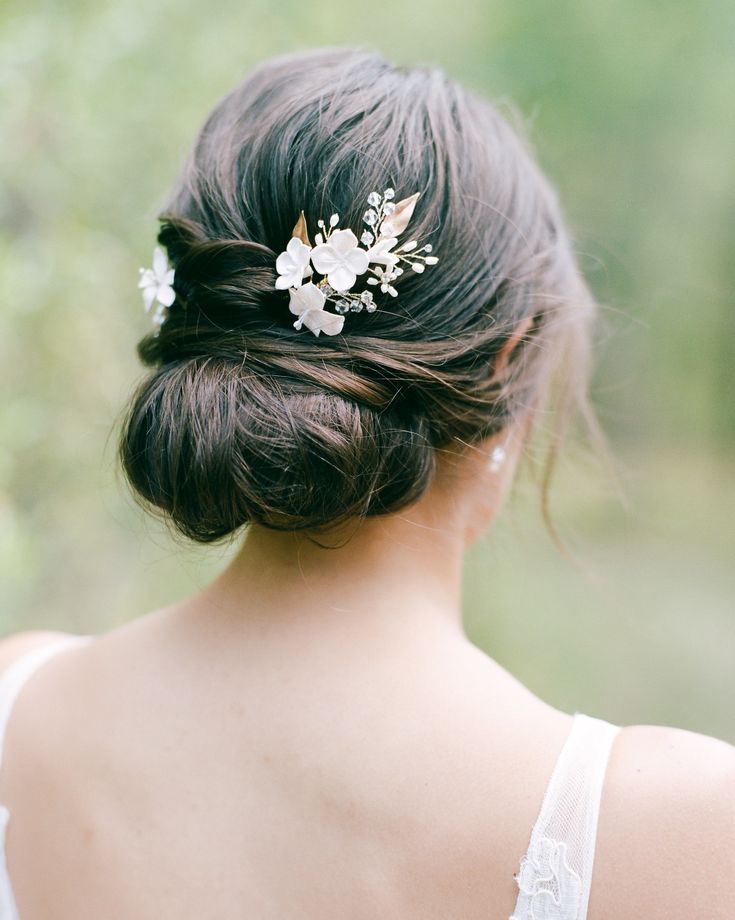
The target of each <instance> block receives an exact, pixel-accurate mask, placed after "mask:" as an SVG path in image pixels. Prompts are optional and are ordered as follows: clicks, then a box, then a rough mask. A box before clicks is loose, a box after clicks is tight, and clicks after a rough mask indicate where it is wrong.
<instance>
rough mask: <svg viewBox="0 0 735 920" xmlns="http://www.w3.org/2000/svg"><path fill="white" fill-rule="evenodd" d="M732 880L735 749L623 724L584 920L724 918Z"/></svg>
mask: <svg viewBox="0 0 735 920" xmlns="http://www.w3.org/2000/svg"><path fill="white" fill-rule="evenodd" d="M733 877H735V747H733V745H731V744H728V743H727V742H725V741H721V740H719V739H717V738H713V737H710V736H708V735H701V734H698V733H697V732H692V731H688V730H686V729H681V728H668V727H664V726H659V725H630V726H626V727H625V728H623V729H622V730H621V731H620V733H619V734H618V736H617V737H616V739H615V742H614V744H613V748H612V752H611V755H610V761H609V764H608V769H607V774H606V777H605V785H604V788H603V794H602V801H601V806H600V819H599V826H598V836H597V852H596V856H595V866H594V873H593V879H592V890H591V893H590V904H589V913H588V920H605V918H609V917H621V918H622V917H626V918H627V917H646V918H647V920H659V918H660V920H664V918H665V920H691V918H692V917H699V916H705V915H706V916H707V917H708V918H709V920H726V918H727V920H731V918H732V917H733V916H735V891H734V890H733V886H732V879H733Z"/></svg>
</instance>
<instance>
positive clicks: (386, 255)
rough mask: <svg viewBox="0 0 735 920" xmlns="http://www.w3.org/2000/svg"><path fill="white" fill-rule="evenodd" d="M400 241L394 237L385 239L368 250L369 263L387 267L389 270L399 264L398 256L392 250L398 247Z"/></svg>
mask: <svg viewBox="0 0 735 920" xmlns="http://www.w3.org/2000/svg"><path fill="white" fill-rule="evenodd" d="M397 242H398V240H397V239H396V237H394V236H389V237H384V238H383V239H380V240H378V242H377V243H376V244H375V245H374V246H371V247H370V249H368V252H367V257H368V262H376V263H379V264H380V265H385V266H386V267H387V268H392V266H394V265H397V264H398V256H397V255H396V254H395V253H394V252H391V251H390V250H391V249H392V248H393V247H394V246H395V245H396V243H397Z"/></svg>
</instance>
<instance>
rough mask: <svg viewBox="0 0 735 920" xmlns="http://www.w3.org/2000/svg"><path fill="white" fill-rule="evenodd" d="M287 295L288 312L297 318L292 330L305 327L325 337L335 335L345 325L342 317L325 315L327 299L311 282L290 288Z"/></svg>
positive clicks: (334, 314) (331, 314) (330, 314)
mask: <svg viewBox="0 0 735 920" xmlns="http://www.w3.org/2000/svg"><path fill="white" fill-rule="evenodd" d="M288 293H289V296H290V298H291V302H290V304H289V310H290V311H291V312H292V313H294V314H296V316H298V319H297V320H296V322H295V323H294V324H293V325H294V329H301V327H302V326H306V328H307V329H311V331H312V332H313V333H314V335H317V336H318V335H319V333H320V332H323V333H324V334H325V335H337V333H338V332H341V331H342V327H343V326H344V323H345V318H344V316H338V315H337V314H336V313H327V311H326V310H325V309H324V304H325V302H326V299H327V298H326V297H325V295H324V293H323V292H322V291H320V290H319V288H318V287H317V286H316V285H315V284H313V283H312V282H311V281H309V282H307V284H303V285H301V286H300V287H298V288H291V289H290V290H289V292H288Z"/></svg>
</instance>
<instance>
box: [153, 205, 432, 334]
mask: <svg viewBox="0 0 735 920" xmlns="http://www.w3.org/2000/svg"><path fill="white" fill-rule="evenodd" d="M419 194H420V193H419V192H416V194H415V195H411V197H410V198H404V199H403V200H402V201H397V202H394V201H393V199H394V197H395V192H394V191H393V189H392V188H387V189H386V190H385V191H384V192H383V194H382V195H379V194H378V193H377V192H371V193H370V194H369V195H368V199H367V203H368V209H367V211H365V213H364V214H363V216H362V220H363V223H364V224H365V229H364V230H363V232H362V235H361V237H360V240H359V242H358V239H357V237H356V236H355V234H354V233H353V232H352V230H343V229H341V228H340V227H339V215H338V214H332V216H331V217H330V218H329V225H327V224H326V223H325V222H324V221H323V220H319V221H317V226H318V227H319V232H318V233H317V234H316V236H315V237H314V242H315V243H316V246H314V247H312V245H311V243H310V242H309V233H308V230H307V227H306V218H305V217H304V212H303V211H302V212H301V215H300V217H299V219H298V221H297V222H296V226H295V227H294V229H293V233H292V236H291V239H290V241H289V243H288V246H286V249H285V251H284V252H282V253H281V254H280V255H279V256H278V258H277V259H276V271H277V272H278V278H277V279H276V288H277V290H279V291H283V290H288V293H289V296H290V304H289V309H290V310H291V312H292V313H293V314H295V315H296V316H297V317H298V318H297V320H296V322H295V323H294V324H293V325H294V328H295V329H301V328H302V327H304V326H306V328H307V329H310V330H311V331H312V332H313V333H314V335H317V336H318V335H319V334H320V333H321V332H323V333H325V335H337V333H339V332H341V331H342V327H343V326H344V322H345V317H344V315H345V313H349V312H353V313H359V312H360V311H361V310H366V311H367V312H368V313H374V312H375V310H376V309H377V304H376V303H375V299H374V295H373V292H372V291H370V290H367V289H365V290H363V291H359V292H358V291H353V290H352V288H353V287H354V286H355V284H356V283H357V278H358V276H359V275H365V274H369V275H370V277H369V278H368V279H367V283H368V284H369V285H372V286H374V287H379V288H380V292H381V293H382V294H389V295H390V296H391V297H397V296H398V291H397V290H396V289H395V287H394V286H393V282H394V281H395V280H396V278H398V277H399V276H400V275H402V274H403V272H404V268H403V267H402V265H401V264H400V263H403V264H404V265H406V266H407V267H409V268H411V269H412V270H413V271H414V272H417V273H418V274H420V273H421V272H423V271H424V269H425V268H426V266H427V265H436V263H437V262H438V261H439V260H438V259H437V257H436V256H433V255H430V253H431V244H430V243H427V244H426V245H425V246H422V247H421V248H418V243H417V242H416V240H409V241H408V242H407V243H402V244H401V245H400V246H399V245H398V237H399V236H400V234H401V233H403V232H404V230H405V229H406V227H407V226H408V222H409V221H410V220H411V216H412V215H413V212H414V208H415V207H416V202H417V201H418V199H419ZM360 243H362V244H363V247H364V248H363V247H361V246H360V245H359V244H360ZM174 275H175V272H174V269H173V268H171V266H170V265H169V262H168V258H167V256H166V253H165V252H164V251H163V249H161V248H160V247H159V246H157V247H156V248H155V250H154V252H153V267H152V268H141V269H140V280H139V282H138V287H139V288H140V289H141V292H142V294H143V303H144V305H145V309H146V311H147V312H150V310H151V308H152V307H153V305H154V303H155V305H156V309H155V311H154V313H153V325H154V326H155V329H156V332H155V334H156V335H158V333H159V331H160V329H161V326H162V325H163V323H164V322H165V320H166V316H167V314H168V308H169V307H170V306H171V305H172V304H173V302H174V300H175V299H176V292H175V291H174V288H173V283H174ZM316 275H320V276H321V277H320V278H319V279H318V280H313V279H316ZM305 278H308V279H309V280H308V281H307V282H306V283H304V279H305ZM327 301H332V302H333V303H334V309H335V311H336V312H335V313H329V312H327V310H325V309H324V306H325V304H326V302H327Z"/></svg>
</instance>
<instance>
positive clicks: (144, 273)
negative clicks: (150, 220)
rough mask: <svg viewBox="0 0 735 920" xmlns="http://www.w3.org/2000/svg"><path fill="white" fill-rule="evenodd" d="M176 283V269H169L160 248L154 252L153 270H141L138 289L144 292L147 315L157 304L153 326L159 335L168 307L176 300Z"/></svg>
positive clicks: (166, 258)
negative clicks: (174, 286)
mask: <svg viewBox="0 0 735 920" xmlns="http://www.w3.org/2000/svg"><path fill="white" fill-rule="evenodd" d="M173 283H174V269H173V268H170V267H169V264H168V257H167V256H166V253H165V252H164V251H163V249H161V247H160V246H156V248H155V249H154V250H153V268H141V269H140V281H139V282H138V287H139V288H141V290H142V292H143V304H144V305H145V311H146V313H149V312H150V309H151V307H152V306H153V304H154V303H156V304H157V306H156V311H155V313H154V314H153V325H154V326H155V327H156V335H158V333H159V331H160V329H161V326H162V325H163V322H164V320H165V319H166V311H167V309H168V307H170V306H171V304H172V303H173V302H174V300H176V291H174V289H173V287H172V285H173Z"/></svg>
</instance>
